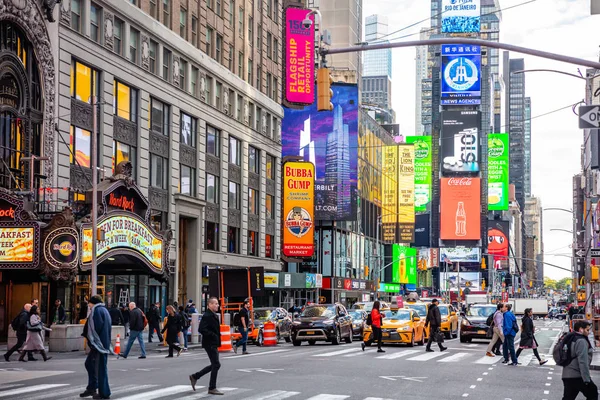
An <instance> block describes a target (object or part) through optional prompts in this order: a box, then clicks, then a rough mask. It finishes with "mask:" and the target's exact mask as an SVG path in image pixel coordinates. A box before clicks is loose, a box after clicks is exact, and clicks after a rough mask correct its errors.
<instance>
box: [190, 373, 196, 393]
mask: <svg viewBox="0 0 600 400" xmlns="http://www.w3.org/2000/svg"><path fill="white" fill-rule="evenodd" d="M196 382H198V379H196V378H194V375H190V383H191V384H192V389H194V392H195V391H196Z"/></svg>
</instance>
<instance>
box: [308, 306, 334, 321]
mask: <svg viewBox="0 0 600 400" xmlns="http://www.w3.org/2000/svg"><path fill="white" fill-rule="evenodd" d="M301 316H302V317H309V318H310V317H326V318H331V317H333V316H335V306H329V307H327V306H318V307H308V308H306V309H304V311H302V315H301Z"/></svg>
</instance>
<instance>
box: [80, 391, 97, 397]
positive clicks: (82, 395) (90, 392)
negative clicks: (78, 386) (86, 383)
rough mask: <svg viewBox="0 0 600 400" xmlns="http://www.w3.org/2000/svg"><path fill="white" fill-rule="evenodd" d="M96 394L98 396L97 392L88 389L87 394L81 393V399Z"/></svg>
mask: <svg viewBox="0 0 600 400" xmlns="http://www.w3.org/2000/svg"><path fill="white" fill-rule="evenodd" d="M95 394H96V391H95V390H87V389H85V392H83V393H79V397H90V396H94V395H95Z"/></svg>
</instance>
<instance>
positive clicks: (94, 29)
mask: <svg viewBox="0 0 600 400" xmlns="http://www.w3.org/2000/svg"><path fill="white" fill-rule="evenodd" d="M101 26H102V8H100V7H98V6H97V5H96V4H94V3H92V4H91V6H90V38H91V39H92V40H93V41H94V42H97V43H100V38H101V35H100V27H101Z"/></svg>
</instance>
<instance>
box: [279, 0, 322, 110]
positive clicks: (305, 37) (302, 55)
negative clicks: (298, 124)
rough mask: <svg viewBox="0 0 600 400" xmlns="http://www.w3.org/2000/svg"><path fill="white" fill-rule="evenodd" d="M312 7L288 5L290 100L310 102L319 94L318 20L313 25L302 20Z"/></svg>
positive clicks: (287, 87) (287, 84) (287, 89)
mask: <svg viewBox="0 0 600 400" xmlns="http://www.w3.org/2000/svg"><path fill="white" fill-rule="evenodd" d="M309 12H310V10H307V9H302V8H294V7H288V8H286V9H285V51H284V54H285V99H286V100H287V101H288V102H290V103H295V104H303V105H310V104H313V103H314V99H315V94H314V87H315V73H314V65H315V59H314V57H315V24H314V18H315V17H314V15H311V16H310V17H309V18H310V20H312V21H313V23H312V24H311V25H310V27H308V28H305V27H304V26H303V25H302V21H303V20H304V19H305V18H306V15H307V14H308V13H309Z"/></svg>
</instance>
